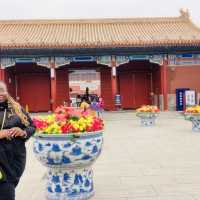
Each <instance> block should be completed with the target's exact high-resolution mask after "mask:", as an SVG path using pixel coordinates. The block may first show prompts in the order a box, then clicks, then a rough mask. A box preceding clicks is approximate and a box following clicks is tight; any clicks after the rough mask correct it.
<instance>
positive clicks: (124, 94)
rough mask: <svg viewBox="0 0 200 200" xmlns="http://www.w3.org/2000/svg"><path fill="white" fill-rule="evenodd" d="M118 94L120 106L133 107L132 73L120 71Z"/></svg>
mask: <svg viewBox="0 0 200 200" xmlns="http://www.w3.org/2000/svg"><path fill="white" fill-rule="evenodd" d="M119 82H120V94H121V103H122V108H133V106H134V94H133V77H132V73H122V74H120V75H119Z"/></svg>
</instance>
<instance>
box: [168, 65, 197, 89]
mask: <svg viewBox="0 0 200 200" xmlns="http://www.w3.org/2000/svg"><path fill="white" fill-rule="evenodd" d="M168 73H169V83H168V85H169V92H170V93H175V90H176V88H191V89H194V90H196V91H197V92H200V66H188V67H175V68H169V69H168Z"/></svg>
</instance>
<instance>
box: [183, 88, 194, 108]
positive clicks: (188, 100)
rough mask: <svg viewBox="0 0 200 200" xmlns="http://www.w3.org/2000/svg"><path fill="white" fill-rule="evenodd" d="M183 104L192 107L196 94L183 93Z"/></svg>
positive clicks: (191, 92)
mask: <svg viewBox="0 0 200 200" xmlns="http://www.w3.org/2000/svg"><path fill="white" fill-rule="evenodd" d="M185 104H186V106H194V105H195V104H196V93H195V91H194V90H186V91H185Z"/></svg>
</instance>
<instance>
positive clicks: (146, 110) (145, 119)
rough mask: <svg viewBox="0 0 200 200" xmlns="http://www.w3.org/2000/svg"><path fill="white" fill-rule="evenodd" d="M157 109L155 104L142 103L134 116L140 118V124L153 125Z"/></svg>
mask: <svg viewBox="0 0 200 200" xmlns="http://www.w3.org/2000/svg"><path fill="white" fill-rule="evenodd" d="M159 111H160V110H159V109H158V107H157V106H151V105H144V106H141V107H140V108H138V109H137V110H136V116H137V117H139V118H140V119H141V125H142V126H153V125H155V119H156V118H157V116H158V113H159Z"/></svg>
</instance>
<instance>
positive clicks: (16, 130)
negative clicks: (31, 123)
mask: <svg viewBox="0 0 200 200" xmlns="http://www.w3.org/2000/svg"><path fill="white" fill-rule="evenodd" d="M9 132H10V134H11V137H25V136H26V132H25V131H23V130H22V129H21V128H19V127H14V128H11V129H9Z"/></svg>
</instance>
